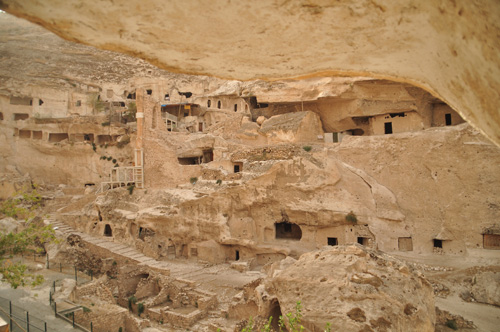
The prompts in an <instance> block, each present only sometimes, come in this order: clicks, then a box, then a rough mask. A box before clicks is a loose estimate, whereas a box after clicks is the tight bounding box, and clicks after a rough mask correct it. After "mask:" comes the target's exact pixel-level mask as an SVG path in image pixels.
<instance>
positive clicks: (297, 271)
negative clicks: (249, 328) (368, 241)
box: [271, 245, 436, 331]
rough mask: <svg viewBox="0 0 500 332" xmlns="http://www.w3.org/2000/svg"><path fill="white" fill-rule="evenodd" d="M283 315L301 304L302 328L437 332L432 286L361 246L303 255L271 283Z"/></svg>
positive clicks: (401, 266)
mask: <svg viewBox="0 0 500 332" xmlns="http://www.w3.org/2000/svg"><path fill="white" fill-rule="evenodd" d="M271 284H272V287H274V289H275V294H276V297H277V299H278V301H279V305H280V307H281V312H282V313H288V312H295V304H296V302H297V301H301V302H302V308H303V311H302V313H303V319H302V322H303V323H302V324H303V325H304V326H305V327H306V328H307V329H308V330H321V329H322V328H324V327H325V324H326V323H327V322H330V323H331V324H332V331H360V330H363V329H365V330H379V331H382V330H383V331H434V323H435V319H436V318H435V317H436V316H435V309H434V296H433V293H432V287H431V285H430V284H429V283H428V282H427V281H426V280H425V279H423V278H422V277H419V276H417V275H416V274H414V273H413V272H411V271H409V269H408V268H407V267H406V265H405V264H404V263H402V262H401V261H399V260H397V259H395V258H392V257H390V256H388V255H385V254H382V253H380V252H377V251H374V250H370V249H367V248H365V247H362V246H359V245H352V246H339V247H334V248H328V249H327V248H323V249H321V250H319V251H316V252H310V253H307V254H304V255H302V256H301V257H300V258H299V260H298V261H297V262H295V263H294V264H293V265H290V266H289V267H288V268H285V269H284V270H283V271H281V272H280V273H278V274H277V275H276V276H275V277H274V278H273V279H272V281H271Z"/></svg>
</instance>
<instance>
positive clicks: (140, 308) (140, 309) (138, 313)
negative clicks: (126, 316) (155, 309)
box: [137, 302, 144, 317]
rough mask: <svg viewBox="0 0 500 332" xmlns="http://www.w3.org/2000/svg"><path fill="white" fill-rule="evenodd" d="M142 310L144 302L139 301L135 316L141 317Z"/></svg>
mask: <svg viewBox="0 0 500 332" xmlns="http://www.w3.org/2000/svg"><path fill="white" fill-rule="evenodd" d="M143 312H144V303H142V302H141V303H139V304H138V305H137V316H139V317H141V314H142V313H143Z"/></svg>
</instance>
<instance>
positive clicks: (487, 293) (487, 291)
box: [470, 271, 500, 306]
mask: <svg viewBox="0 0 500 332" xmlns="http://www.w3.org/2000/svg"><path fill="white" fill-rule="evenodd" d="M470 292H471V295H472V297H473V298H474V300H475V301H476V302H480V303H486V304H492V305H496V306H500V272H494V271H481V272H478V273H477V274H476V275H475V277H474V279H473V285H472V287H471V291H470Z"/></svg>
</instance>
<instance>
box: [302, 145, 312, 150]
mask: <svg viewBox="0 0 500 332" xmlns="http://www.w3.org/2000/svg"><path fill="white" fill-rule="evenodd" d="M302 149H304V151H306V152H309V151H311V150H312V146H309V145H306V146H303V147H302Z"/></svg>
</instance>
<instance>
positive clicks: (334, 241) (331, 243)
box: [328, 237, 339, 246]
mask: <svg viewBox="0 0 500 332" xmlns="http://www.w3.org/2000/svg"><path fill="white" fill-rule="evenodd" d="M338 244H339V241H338V240H337V238H336V237H329V238H328V245H329V246H336V245H338Z"/></svg>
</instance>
